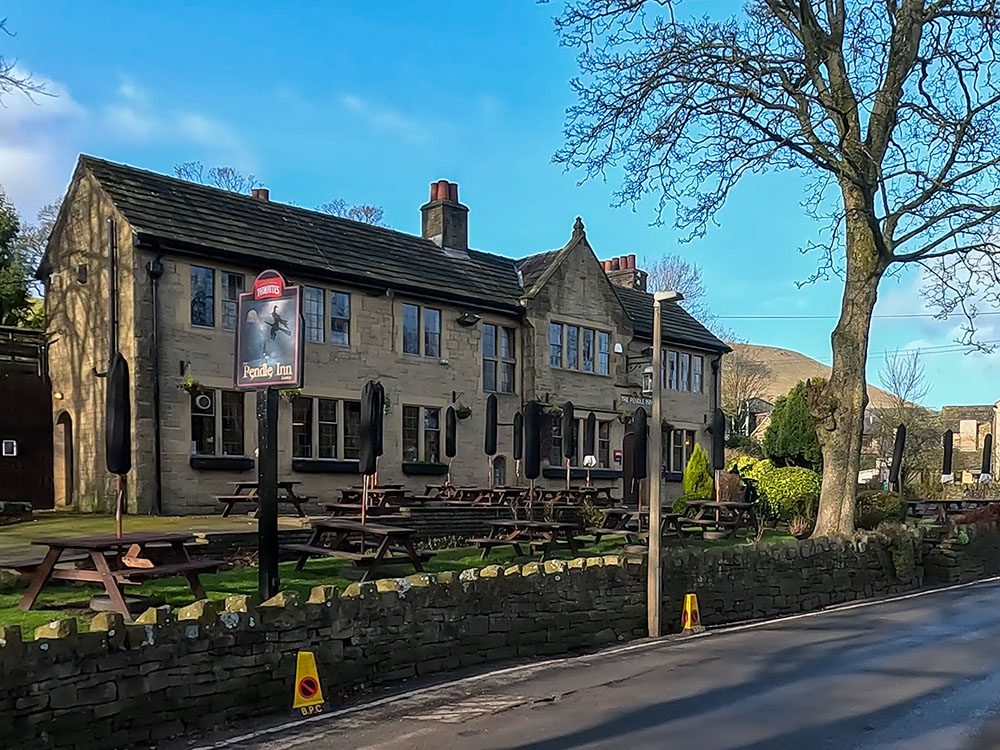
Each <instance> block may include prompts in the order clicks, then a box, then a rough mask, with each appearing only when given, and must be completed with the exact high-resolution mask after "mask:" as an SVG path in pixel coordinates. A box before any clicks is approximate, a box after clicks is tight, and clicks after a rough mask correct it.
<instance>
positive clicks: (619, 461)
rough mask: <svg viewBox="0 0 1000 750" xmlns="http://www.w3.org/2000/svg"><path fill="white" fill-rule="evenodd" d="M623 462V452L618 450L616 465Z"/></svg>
mask: <svg viewBox="0 0 1000 750" xmlns="http://www.w3.org/2000/svg"><path fill="white" fill-rule="evenodd" d="M621 462H622V452H621V451H618V450H616V451H615V463H616V464H620V463H621Z"/></svg>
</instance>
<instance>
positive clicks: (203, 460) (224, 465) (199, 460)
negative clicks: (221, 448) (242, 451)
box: [190, 456, 254, 471]
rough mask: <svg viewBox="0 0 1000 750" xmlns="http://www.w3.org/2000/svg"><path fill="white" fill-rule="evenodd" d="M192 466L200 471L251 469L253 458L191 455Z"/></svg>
mask: <svg viewBox="0 0 1000 750" xmlns="http://www.w3.org/2000/svg"><path fill="white" fill-rule="evenodd" d="M190 463H191V468H192V469H197V470H198V471H250V470H251V469H252V468H253V467H254V461H253V459H252V458H247V457H246V456H191V461H190Z"/></svg>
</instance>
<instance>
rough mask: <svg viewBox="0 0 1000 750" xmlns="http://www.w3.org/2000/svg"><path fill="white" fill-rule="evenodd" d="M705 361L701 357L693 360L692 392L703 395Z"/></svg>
mask: <svg viewBox="0 0 1000 750" xmlns="http://www.w3.org/2000/svg"><path fill="white" fill-rule="evenodd" d="M704 369H705V359H704V358H703V357H699V356H693V357H692V358H691V392H692V393H701V392H702V388H704Z"/></svg>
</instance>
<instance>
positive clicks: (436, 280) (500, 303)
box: [80, 155, 729, 352]
mask: <svg viewBox="0 0 1000 750" xmlns="http://www.w3.org/2000/svg"><path fill="white" fill-rule="evenodd" d="M80 167H82V168H85V169H87V170H88V171H90V172H91V174H93V175H94V177H95V178H96V179H97V180H98V181H99V182H100V183H101V186H102V187H103V188H104V190H105V191H107V193H108V195H109V196H110V197H111V199H112V200H113V201H114V203H115V205H116V206H117V208H118V210H119V211H121V213H122V214H123V215H124V216H125V218H126V219H128V221H129V223H130V224H131V225H132V228H133V229H134V230H135V231H136V232H137V233H138V235H139V237H140V240H141V241H142V240H151V241H155V242H157V243H159V244H161V245H162V246H164V247H165V249H170V250H174V251H178V252H187V253H189V254H195V255H202V256H212V255H215V256H218V257H219V258H220V259H223V260H226V259H228V260H233V261H237V262H242V263H246V262H247V258H248V257H250V258H253V259H259V260H260V261H261V262H262V264H266V265H271V266H275V267H277V268H278V270H282V271H289V272H292V273H295V272H296V271H298V272H299V273H302V274H304V275H310V276H317V277H322V276H329V277H330V278H334V279H338V280H343V281H348V282H354V283H357V284H360V285H363V286H364V285H367V286H371V287H375V288H382V289H386V288H389V287H391V288H393V289H396V290H399V291H411V292H413V293H415V294H416V296H424V297H426V296H429V295H437V296H438V297H445V298H448V299H453V300H455V301H458V302H465V303H468V304H469V305H470V306H473V307H479V308H483V307H485V308H495V309H500V310H504V311H508V312H511V313H520V312H522V311H523V308H522V306H521V302H520V300H521V297H522V295H523V294H524V292H525V291H526V290H529V289H531V287H532V286H534V284H535V283H537V282H538V280H539V279H541V277H542V276H543V275H544V274H545V271H546V270H547V269H548V268H549V267H550V266H551V264H552V263H553V262H555V261H556V260H557V259H558V257H559V254H560V253H561V252H562V250H552V251H549V252H545V253H539V254H538V255H532V256H529V257H527V258H522V259H521V260H513V259H511V258H507V257H504V256H502V255H495V254H492V253H486V252H482V251H479V250H469V251H467V252H464V253H462V252H456V251H451V250H448V251H446V250H443V249H442V248H440V247H438V246H437V245H435V244H434V243H433V242H430V241H429V240H425V239H423V238H421V237H417V236H414V235H411V234H405V233H403V232H397V231H395V230H392V229H386V228H384V227H375V226H372V225H370V224H364V223H361V222H357V221H352V220H350V219H344V218H341V217H337V216H330V215H329V214H324V213H320V212H317V211H310V210H308V209H304V208H298V207H296V206H289V205H286V204H282V203H272V202H269V201H261V200H257V199H255V198H252V197H250V196H246V195H242V194H240V193H232V192H229V191H226V190H220V189H218V188H214V187H208V186H206V185H199V184H197V183H194V182H188V181H187V180H181V179H177V178H174V177H167V176H165V175H161V174H157V173H156V172H149V171H147V170H144V169H137V168H135V167H130V166H126V165H124V164H116V163H114V162H109V161H105V160H103V159H97V158H95V157H93V156H87V155H81V156H80ZM582 226H583V225H582V224H580V231H581V232H582ZM564 249H565V248H564ZM519 272H520V273H519ZM519 275H520V277H521V278H520V279H519V278H518V277H519ZM522 283H523V287H522ZM614 290H615V292H616V293H617V295H618V298H619V300H621V302H622V305H623V307H624V309H625V312H626V313H627V314H628V316H629V317H630V318H631V319H632V322H633V326H634V328H635V333H636V335H638V336H640V337H642V338H647V339H652V327H653V297H652V295H650V294H646V293H645V292H640V291H635V290H631V289H626V288H624V287H619V286H614ZM663 312H664V315H663V336H664V339H665V340H670V341H674V342H676V343H679V344H687V345H690V346H692V347H696V348H702V349H708V350H711V351H720V352H724V351H729V348H728V347H727V346H726V345H725V344H724V343H723V342H722V341H720V340H719V339H718V338H716V337H715V336H714V335H712V333H711V332H710V331H708V329H706V328H705V327H704V326H702V325H701V324H700V323H699V322H698V321H696V320H695V319H694V318H692V317H691V316H690V315H689V314H688V313H687V312H686V311H685V310H684V309H683V308H681V307H679V306H677V305H667V306H665V307H664V310H663Z"/></svg>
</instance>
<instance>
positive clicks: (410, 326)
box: [403, 302, 441, 358]
mask: <svg viewBox="0 0 1000 750" xmlns="http://www.w3.org/2000/svg"><path fill="white" fill-rule="evenodd" d="M403 354H416V355H420V354H422V355H423V356H425V357H434V358H440V357H441V311H440V310H438V309H437V308H434V307H421V306H420V305H414V304H410V303H408V302H406V303H403Z"/></svg>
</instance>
